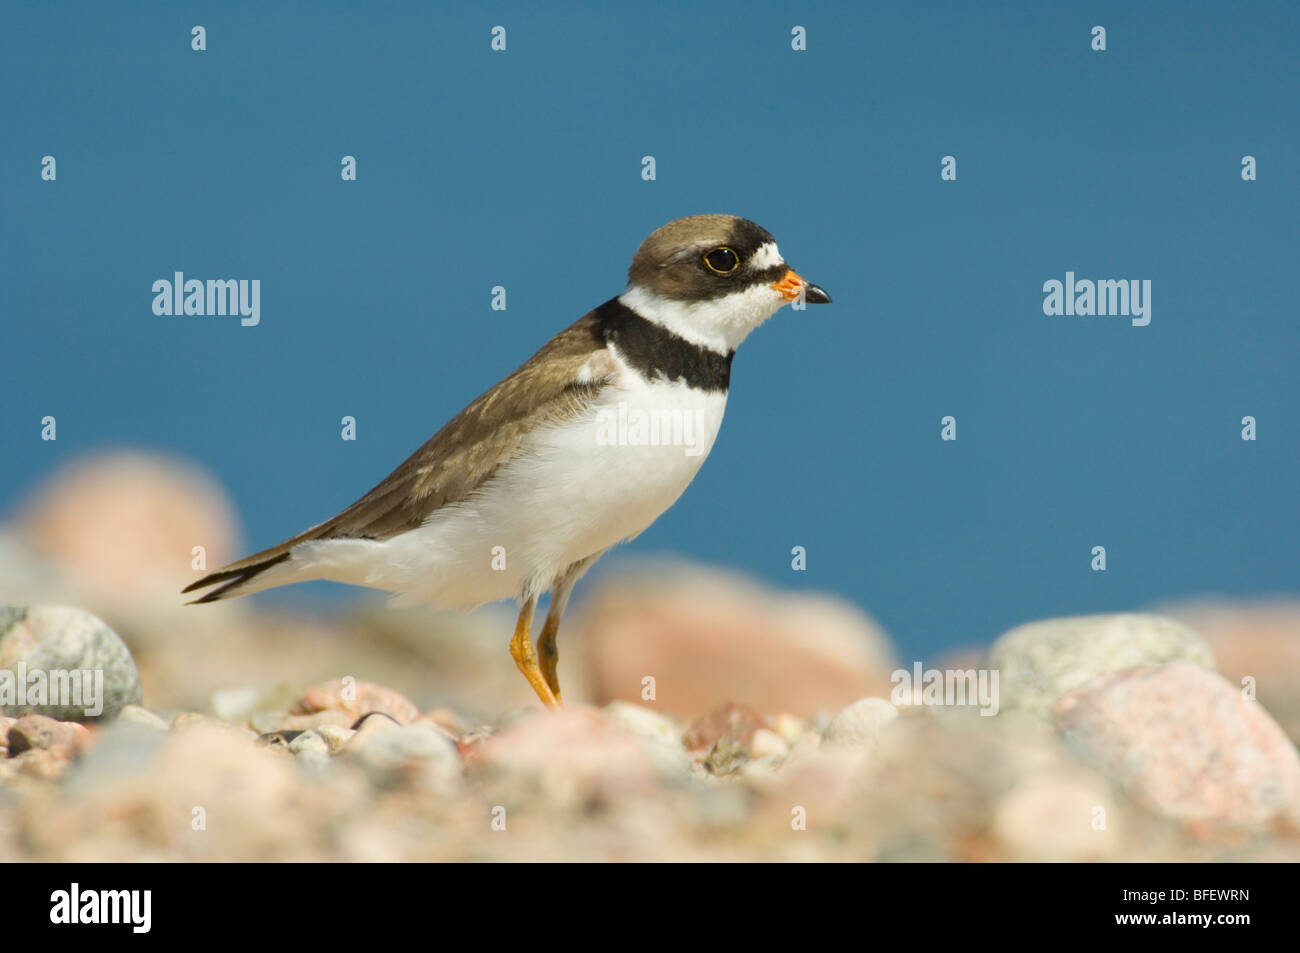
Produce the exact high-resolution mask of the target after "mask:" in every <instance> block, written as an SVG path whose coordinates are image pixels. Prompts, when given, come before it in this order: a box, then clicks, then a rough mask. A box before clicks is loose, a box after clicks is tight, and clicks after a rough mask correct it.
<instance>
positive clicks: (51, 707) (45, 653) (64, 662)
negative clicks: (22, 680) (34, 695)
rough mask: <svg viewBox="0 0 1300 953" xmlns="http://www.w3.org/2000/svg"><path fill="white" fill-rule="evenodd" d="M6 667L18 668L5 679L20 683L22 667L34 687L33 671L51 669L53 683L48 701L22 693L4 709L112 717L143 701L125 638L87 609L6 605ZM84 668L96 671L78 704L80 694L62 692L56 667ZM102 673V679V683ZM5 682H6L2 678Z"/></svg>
mask: <svg viewBox="0 0 1300 953" xmlns="http://www.w3.org/2000/svg"><path fill="white" fill-rule="evenodd" d="M20 665H21V666H22V667H21V669H20V667H19V666H20ZM0 669H5V670H7V671H8V672H10V673H12V675H8V676H6V675H3V674H0V679H6V680H8V681H9V682H10V686H9V687H12V686H13V685H14V684H16V682H17V679H18V674H19V672H20V671H25V672H26V673H27V675H28V686H29V689H28V690H29V691H30V690H31V688H30V687H31V685H32V682H31V678H30V675H31V673H32V672H36V671H40V672H44V673H47V674H46V676H45V677H46V680H47V681H48V682H49V683H50V684H49V690H48V694H47V696H46V699H45V702H44V703H43V704H42V703H33V702H30V701H29V702H28V703H26V704H18V703H17V700H16V696H15V699H14V701H13V702H9V700H8V698H5V703H4V704H3V705H0V709H2V710H3V711H4V712H5V713H6V714H11V715H13V714H21V713H23V712H33V713H35V714H40V715H48V716H49V717H51V718H56V719H58V720H59V721H91V720H95V719H97V718H112V717H114V716H116V715H117V714H118V713H119V712H120V711H121V710H122V708H123V707H124V706H126V705H131V704H135V705H138V704H140V700H141V693H140V673H139V671H137V670H136V667H135V660H134V659H132V658H131V653H130V651H129V650H128V649H127V647H126V645H125V643H123V641H122V640H121V639H120V638H119V637H118V635H117V633H116V632H114V631H113V630H112V629H111V628H109V627H108V625H106V624H105V623H104V622H103V621H101V620H100V619H98V618H96V617H95V616H93V615H91V614H90V613H89V612H85V611H84V610H81V609H73V608H68V607H65V606H30V607H27V606H0ZM84 672H90V673H92V675H91V684H90V685H88V686H86V689H87V690H86V691H83V692H82V694H81V698H80V702H81V703H80V704H73V702H74V700H75V696H72V697H70V696H69V695H68V694H64V693H62V692H59V693H57V694H59V695H62V697H58V698H56V691H55V685H54V684H53V682H54V681H55V680H56V679H55V677H54V676H53V675H52V674H51V673H69V674H71V673H84ZM101 676H102V685H98V684H97V683H99V680H100V678H101ZM78 679H80V676H78ZM63 684H64V685H69V684H71V683H70V682H64V683H63ZM96 687H98V689H99V693H100V697H99V698H98V699H96V701H97V702H98V704H97V705H95V706H91V705H89V704H87V702H89V701H90V700H91V699H90V698H89V697H88V694H90V695H93V694H96V691H95V688H96ZM3 688H6V686H4V685H3V683H2V682H0V689H3ZM92 708H99V709H100V710H99V711H92V710H90V709H92Z"/></svg>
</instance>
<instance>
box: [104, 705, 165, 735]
mask: <svg viewBox="0 0 1300 953" xmlns="http://www.w3.org/2000/svg"><path fill="white" fill-rule="evenodd" d="M117 719H118V721H124V722H128V723H130V724H134V725H143V726H144V727H146V728H153V729H154V730H155V731H167V730H168V729H169V728H171V725H169V724H168V723H167V721H166V719H164V718H161V717H159V716H158V715H155V714H154V713H153V712H151V711H150V710H149V709H147V708H142V707H141V706H139V705H124V706H123V707H122V710H121V711H120V712H118V713H117Z"/></svg>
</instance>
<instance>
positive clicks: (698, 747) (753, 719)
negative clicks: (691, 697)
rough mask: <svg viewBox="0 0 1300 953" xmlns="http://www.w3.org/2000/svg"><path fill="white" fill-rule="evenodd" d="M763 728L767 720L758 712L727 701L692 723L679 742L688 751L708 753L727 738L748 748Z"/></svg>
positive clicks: (743, 747) (766, 725)
mask: <svg viewBox="0 0 1300 953" xmlns="http://www.w3.org/2000/svg"><path fill="white" fill-rule="evenodd" d="M766 727H768V724H767V719H765V718H764V717H763V716H762V715H760V714H759V713H758V712H756V711H753V710H752V709H749V708H744V707H742V706H740V705H737V704H735V703H734V702H726V703H725V704H723V705H720V706H719V707H717V708H715V709H714V710H713V711H711V712H709V713H708V714H707V715H701V716H700V717H699V718H697V719H695V721H693V722H691V727H690V730H688V731H687V732H686V736H685V738H683V739H682V741H683V743H684V744H685V745H686V747H687V749H688V750H690V751H706V750H709V749H711V748H712V747H713V746H714V745H716V744H717V743H718V742H719V741H721V740H722V739H723V738H730V739H732V740H733V741H735V742H737V743H738V744H739V745H740V746H741V748H742V749H747V748H748V747H749V743H750V742H751V741H752V740H753V738H754V732H756V731H758V730H759V729H760V728H766Z"/></svg>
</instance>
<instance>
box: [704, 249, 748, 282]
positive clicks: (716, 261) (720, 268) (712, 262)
mask: <svg viewBox="0 0 1300 953" xmlns="http://www.w3.org/2000/svg"><path fill="white" fill-rule="evenodd" d="M704 264H705V266H706V267H707V268H708V269H709V271H712V272H714V273H715V274H719V275H729V274H731V273H732V272H733V271H735V270H736V269H737V268H739V267H740V256H739V255H737V254H736V253H735V252H734V251H732V250H731V249H730V248H715V249H713V251H711V252H709V253H708V254H707V255H705V256H704Z"/></svg>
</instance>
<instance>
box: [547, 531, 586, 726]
mask: <svg viewBox="0 0 1300 953" xmlns="http://www.w3.org/2000/svg"><path fill="white" fill-rule="evenodd" d="M600 556H601V554H600V553H595V554H594V555H592V556H588V557H587V558H586V559H582V560H579V561H578V562H576V563H574V564H573V565H572V566H570V567H569V568H568V569H566V570H565V571H564V575H563V576H561V577H560V580H559V582H557V583H556V584H555V588H554V589H552V590H551V608H550V610H549V611H548V612H547V613H546V622H544V623H543V624H542V634H541V635H539V636H538V637H537V654H538V655H539V656H541V662H542V674H543V675H544V676H545V677H546V684H547V685H549V686H550V688H551V692H552V693H554V695H555V700H556V701H558V702H561V703H563V700H562V699H561V698H560V676H559V675H558V674H557V673H556V671H555V669H556V667H557V666H558V665H559V664H560V647H559V646H558V645H557V644H556V642H555V637H556V636H557V635H559V634H560V619H562V618H563V617H564V609H565V607H566V606H567V605H568V604H569V594H570V593H571V592H573V585H574V583H576V582H577V581H578V580H579V579H580V578H581V577H582V574H583V573H584V572H586V571H587V569H588V568H590V566H591V564H592V563H594V562H595V561H596V560H597V559H599V558H600Z"/></svg>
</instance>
